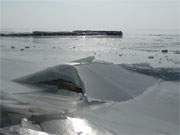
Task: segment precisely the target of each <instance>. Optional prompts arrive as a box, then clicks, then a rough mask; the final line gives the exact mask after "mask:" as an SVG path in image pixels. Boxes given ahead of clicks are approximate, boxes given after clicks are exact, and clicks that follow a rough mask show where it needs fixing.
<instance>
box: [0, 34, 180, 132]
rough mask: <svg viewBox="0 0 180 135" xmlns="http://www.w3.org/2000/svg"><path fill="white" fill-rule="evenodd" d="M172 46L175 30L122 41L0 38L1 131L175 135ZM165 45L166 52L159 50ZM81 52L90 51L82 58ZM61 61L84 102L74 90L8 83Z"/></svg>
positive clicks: (176, 104)
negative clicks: (71, 69)
mask: <svg viewBox="0 0 180 135" xmlns="http://www.w3.org/2000/svg"><path fill="white" fill-rule="evenodd" d="M179 45H180V44H179V36H178V35H174V34H143V35H139V34H138V35H127V36H126V35H124V38H123V39H119V38H100V37H99V38H95V37H93V38H92V37H91V38H90V37H65V38H62V37H61V38H60V37H49V38H48V37H46V38H2V37H1V46H0V49H1V86H2V87H1V91H2V92H1V108H2V109H1V112H2V116H3V117H1V121H3V123H1V126H7V125H8V124H10V125H12V126H10V127H9V125H8V127H4V128H2V129H1V130H0V133H3V134H8V135H11V134H15V133H17V134H42V135H43V134H44V135H46V134H61V135H63V134H64V135H72V134H77V135H85V134H90V135H99V134H100V135H101V134H103V135H104V134H107V135H111V134H113V135H116V134H129V135H132V134H147V135H153V134H154V135H157V134H160V135H167V134H168V135H169V134H172V135H176V134H178V133H179V131H178V128H179V79H176V80H175V81H174V80H172V79H167V77H169V78H171V77H172V75H175V76H177V74H178V73H179V70H178V69H179V62H180V61H179V54H178V51H179ZM11 46H14V47H11ZM26 46H29V47H26ZM20 49H24V50H20ZM166 49H167V50H168V52H167V53H162V52H161V51H162V50H166ZM87 56H92V57H89V58H88V59H81V58H85V57H87ZM149 56H153V57H149ZM93 58H95V61H96V62H93ZM78 59H81V60H78ZM103 61H106V62H110V63H104V62H103ZM71 62H72V63H71ZM91 62H93V63H91ZM67 63H68V64H69V63H71V64H70V65H73V67H75V69H76V70H77V71H78V74H79V76H80V77H81V79H82V81H83V83H84V85H85V89H86V90H87V96H88V100H89V102H87V101H86V100H80V99H82V96H81V94H78V93H74V92H72V91H67V90H57V88H55V87H54V86H46V87H44V86H43V87H39V85H38V86H37V85H27V84H19V83H16V82H14V81H12V80H14V79H17V78H21V77H24V76H28V75H31V74H33V73H37V72H39V71H44V70H45V69H46V68H50V69H51V68H53V67H54V66H56V65H61V64H63V65H64V64H67ZM78 63H80V65H78ZM89 63H91V64H89ZM112 63H115V64H112ZM141 63H148V64H150V66H147V64H141ZM121 64H123V65H124V64H125V65H126V67H121ZM127 64H128V65H127ZM129 64H130V65H129ZM131 64H135V65H131ZM137 64H138V65H137ZM127 66H128V68H127ZM162 68H163V70H160V69H162ZM147 69H148V70H147ZM157 69H158V70H157ZM149 71H150V73H153V75H152V74H149ZM159 71H160V72H159ZM162 71H163V73H165V75H166V77H165V78H164V77H161V76H160V75H161V73H162ZM164 71H165V72H164ZM169 71H171V72H170V76H168V75H167V74H166V73H167V72H168V73H169ZM171 73H173V74H171ZM43 74H44V73H43ZM43 79H46V76H44V77H43ZM77 84H78V83H77ZM122 93H123V96H122ZM123 98H125V99H126V100H125V99H123ZM120 101H121V102H120ZM122 101H123V102H122ZM23 118H26V119H27V120H25V121H23ZM3 124H4V125H3ZM6 124H7V125H6Z"/></svg>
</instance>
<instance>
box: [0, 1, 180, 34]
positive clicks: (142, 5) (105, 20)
mask: <svg viewBox="0 0 180 135" xmlns="http://www.w3.org/2000/svg"><path fill="white" fill-rule="evenodd" d="M0 1H1V4H0V5H1V10H0V11H1V12H0V16H1V20H0V23H1V30H9V31H33V30H50V31H62V30H77V29H93V30H95V29H97V30H103V29H104V30H125V29H177V28H180V26H179V23H180V22H178V21H179V20H180V19H179V18H180V13H178V10H179V9H180V2H179V0H0Z"/></svg>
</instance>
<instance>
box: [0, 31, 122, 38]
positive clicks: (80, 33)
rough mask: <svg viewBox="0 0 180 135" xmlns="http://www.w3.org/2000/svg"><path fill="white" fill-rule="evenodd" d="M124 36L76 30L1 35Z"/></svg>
mask: <svg viewBox="0 0 180 135" xmlns="http://www.w3.org/2000/svg"><path fill="white" fill-rule="evenodd" d="M95 35H100V36H101V35H102V36H119V37H122V36H123V32H122V31H93V30H76V31H59V32H50V31H33V32H30V33H0V36H5V37H6V36H9V37H26V36H95Z"/></svg>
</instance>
